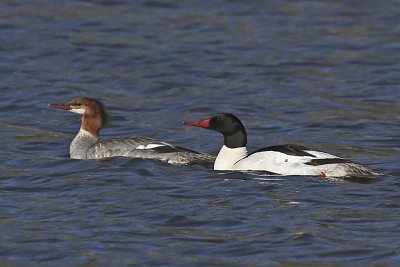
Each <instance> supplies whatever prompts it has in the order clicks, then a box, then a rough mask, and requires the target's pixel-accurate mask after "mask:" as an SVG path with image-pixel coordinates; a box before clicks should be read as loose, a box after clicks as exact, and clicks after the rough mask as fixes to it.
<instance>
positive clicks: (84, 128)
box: [49, 97, 215, 164]
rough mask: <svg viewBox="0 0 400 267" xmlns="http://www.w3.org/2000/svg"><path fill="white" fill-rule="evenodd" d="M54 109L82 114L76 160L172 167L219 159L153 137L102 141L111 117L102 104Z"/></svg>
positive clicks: (83, 102)
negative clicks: (127, 160)
mask: <svg viewBox="0 0 400 267" xmlns="http://www.w3.org/2000/svg"><path fill="white" fill-rule="evenodd" d="M49 106H50V107H54V108H59V109H64V110H68V111H71V112H74V113H78V114H82V115H83V116H82V124H81V128H80V130H79V132H78V134H77V135H76V136H75V138H74V139H73V140H72V142H71V145H70V148H69V152H70V157H71V158H73V159H103V158H110V157H118V156H121V157H130V158H146V159H157V160H161V161H164V162H168V163H171V164H193V163H211V162H214V160H215V157H214V156H211V155H207V154H203V153H198V152H196V151H192V150H189V149H185V148H182V147H178V146H174V145H171V144H168V143H165V142H161V141H157V140H156V139H153V138H151V137H133V138H110V139H99V137H98V135H99V132H100V130H101V128H102V127H103V126H104V124H105V122H106V119H107V114H106V112H105V110H104V107H103V105H102V104H101V102H100V101H98V100H96V99H92V98H86V97H84V98H75V99H72V100H71V101H69V102H68V103H67V104H49Z"/></svg>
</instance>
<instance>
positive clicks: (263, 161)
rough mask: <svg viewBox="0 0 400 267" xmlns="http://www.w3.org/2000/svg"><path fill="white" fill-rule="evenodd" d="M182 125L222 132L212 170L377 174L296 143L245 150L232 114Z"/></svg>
mask: <svg viewBox="0 0 400 267" xmlns="http://www.w3.org/2000/svg"><path fill="white" fill-rule="evenodd" d="M184 124H185V125H190V126H197V127H201V128H206V129H210V130H215V131H218V132H220V133H222V134H223V136H224V145H223V147H222V148H221V150H220V151H219V154H218V156H217V158H216V160H215V163H214V170H240V171H267V172H270V173H273V174H280V175H319V176H321V177H350V176H375V175H378V174H377V173H374V172H373V171H371V170H369V169H367V168H366V167H364V166H362V165H359V164H357V163H354V162H352V161H350V160H347V159H344V158H340V157H337V156H334V155H331V154H328V153H324V152H319V151H315V150H313V149H309V148H306V147H303V146H299V145H293V144H288V145H278V146H269V147H265V148H261V149H258V150H256V151H254V152H253V153H250V154H247V149H246V144H247V134H246V130H245V128H244V126H243V124H242V122H241V121H240V120H239V119H238V118H237V117H236V116H235V115H232V114H228V113H220V114H216V115H215V116H212V117H211V118H208V119H205V120H201V121H198V122H184Z"/></svg>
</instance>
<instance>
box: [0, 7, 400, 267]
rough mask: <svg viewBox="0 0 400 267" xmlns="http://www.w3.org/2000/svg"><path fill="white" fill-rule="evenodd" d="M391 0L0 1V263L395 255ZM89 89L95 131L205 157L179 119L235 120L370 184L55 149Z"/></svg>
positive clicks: (62, 146) (186, 262)
mask: <svg viewBox="0 0 400 267" xmlns="http://www.w3.org/2000/svg"><path fill="white" fill-rule="evenodd" d="M399 7H400V6H399V3H398V2H397V1H385V2H383V1H363V2H362V3H361V2H354V1H340V2H337V1H242V2H241V1H228V0H225V1H214V2H212V3H211V2H207V1H201V2H200V1H180V2H176V3H172V2H166V1H165V2H164V1H144V0H143V1H134V2H133V1H122V0H121V1H50V0H47V1H45V0H44V1H31V2H27V1H8V2H7V1H3V3H2V4H1V8H0V17H1V20H0V43H1V46H0V50H1V53H0V72H1V78H0V79H1V90H0V111H1V113H0V114H1V115H0V131H1V137H2V138H1V141H0V142H1V147H2V150H1V153H0V162H1V165H0V173H1V174H0V177H1V178H0V192H1V197H2V201H1V205H0V208H1V212H0V214H1V215H0V218H1V219H0V259H1V260H0V263H1V265H2V266H25V265H32V266H129V265H130V266H136V265H139V266H140V265H141V266H144V265H148V266H160V265H163V266H164V265H170V266H298V265H301V264H313V265H316V266H327V265H329V266H343V265H346V266H349V265H353V266H367V265H379V266H397V265H398V264H399V262H400V250H399V236H400V235H399V225H400V219H399V218H400V212H399V210H400V209H399V208H400V204H399V200H400V193H399V187H400V182H399V181H398V178H399V176H400V171H399V167H398V164H399V159H400V157H399V152H400V149H399V147H400V141H399V129H400V128H399V120H400V101H399V99H400V86H399V84H400V78H399V70H400V64H399V62H400V60H399V59H400V53H399V51H400V42H399V41H400V37H399V36H400V28H399V26H398V25H399V22H400V21H399V14H398V10H399ZM79 96H89V97H95V98H98V99H101V100H102V101H103V102H104V104H105V105H106V106H107V107H108V110H109V113H110V116H111V123H110V127H108V128H107V129H104V131H103V132H102V135H103V136H135V135H149V136H153V137H156V138H159V139H161V140H165V141H168V142H171V143H173V144H176V145H180V146H184V147H187V148H190V149H195V150H200V151H204V152H210V153H216V152H217V151H218V150H219V147H220V146H221V142H222V138H221V136H219V135H218V134H217V133H215V132H211V131H206V130H204V129H197V128H194V127H185V126H182V125H180V123H181V122H182V121H183V120H196V119H203V118H206V117H207V116H209V115H212V114H214V113H216V112H231V113H234V114H236V115H237V116H239V117H240V118H241V119H242V121H243V123H244V124H245V125H246V127H247V130H248V134H249V150H250V151H251V150H254V149H257V148H260V147H262V146H267V145H274V144H282V143H297V144H300V145H306V146H310V147H313V148H316V149H319V150H322V151H327V152H330V153H333V154H338V155H341V156H344V157H349V158H351V159H353V160H355V161H357V162H360V163H362V164H365V165H367V166H369V167H370V168H372V169H374V170H376V171H379V172H382V173H384V175H383V176H382V177H380V178H378V179H374V180H370V181H368V180H367V181H365V180H364V181H363V180H362V181H359V180H351V181H343V180H325V179H320V178H318V177H295V176H293V177H271V176H264V175H263V174H262V173H255V174H250V173H248V174H246V173H219V172H215V171H213V170H211V169H210V167H209V166H184V167H179V166H171V165H167V164H164V163H160V162H153V161H149V160H140V159H136V160H135V159H112V160H108V161H78V160H71V159H69V158H68V146H69V142H70V140H71V139H72V138H73V136H74V134H75V133H76V132H77V130H78V128H79V120H80V119H79V116H78V115H76V114H72V113H68V112H63V111H61V110H55V109H50V108H48V107H47V104H48V103H63V102H65V101H68V100H69V99H71V98H74V97H79Z"/></svg>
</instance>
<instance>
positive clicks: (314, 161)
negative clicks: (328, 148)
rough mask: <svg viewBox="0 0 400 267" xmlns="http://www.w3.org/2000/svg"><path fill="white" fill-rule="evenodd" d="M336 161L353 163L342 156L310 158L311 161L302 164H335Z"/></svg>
mask: <svg viewBox="0 0 400 267" xmlns="http://www.w3.org/2000/svg"><path fill="white" fill-rule="evenodd" d="M337 163H353V162H352V161H351V160H348V159H342V158H328V159H312V160H311V161H309V162H306V163H304V164H307V165H310V166H320V165H325V164H337Z"/></svg>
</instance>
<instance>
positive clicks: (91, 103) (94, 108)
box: [68, 97, 108, 127]
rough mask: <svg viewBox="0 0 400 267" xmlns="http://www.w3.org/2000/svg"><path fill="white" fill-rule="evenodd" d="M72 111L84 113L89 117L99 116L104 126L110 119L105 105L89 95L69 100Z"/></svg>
mask: <svg viewBox="0 0 400 267" xmlns="http://www.w3.org/2000/svg"><path fill="white" fill-rule="evenodd" d="M68 105H69V107H70V109H71V111H72V112H75V113H79V114H83V115H84V116H87V117H94V116H96V117H97V116H99V117H100V119H101V126H100V127H104V126H105V125H106V124H107V121H108V115H107V112H106V110H105V108H104V105H103V104H102V103H101V102H100V101H99V100H97V99H94V98H89V97H79V98H74V99H72V100H70V101H69V102H68Z"/></svg>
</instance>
